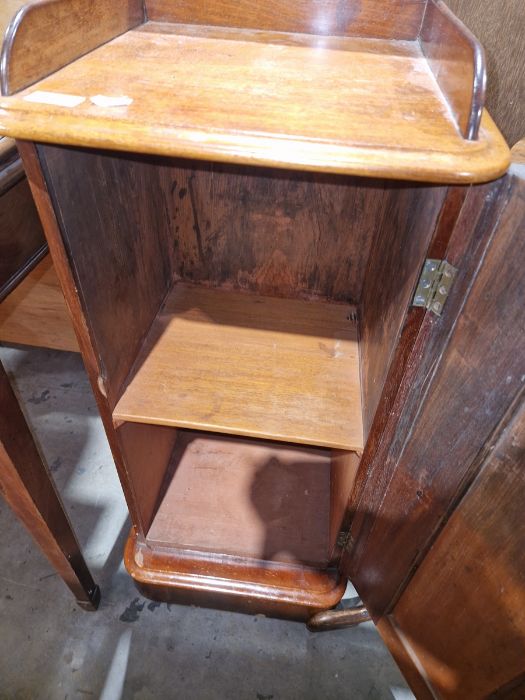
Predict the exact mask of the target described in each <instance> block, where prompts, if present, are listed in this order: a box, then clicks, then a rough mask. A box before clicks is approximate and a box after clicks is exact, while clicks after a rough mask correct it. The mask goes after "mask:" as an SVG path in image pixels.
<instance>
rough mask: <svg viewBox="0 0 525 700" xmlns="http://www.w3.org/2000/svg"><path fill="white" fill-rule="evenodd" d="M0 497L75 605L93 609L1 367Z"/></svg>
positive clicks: (71, 537) (94, 593) (87, 583)
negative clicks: (65, 586)
mask: <svg viewBox="0 0 525 700" xmlns="http://www.w3.org/2000/svg"><path fill="white" fill-rule="evenodd" d="M0 494H1V495H2V496H3V497H4V498H5V500H6V501H7V503H8V505H9V506H11V508H12V509H13V511H14V512H15V513H16V515H17V516H18V517H19V518H20V520H21V521H22V522H23V523H24V525H25V526H26V528H27V529H28V530H29V532H30V534H31V535H32V536H33V537H34V539H35V540H36V542H37V543H38V544H39V546H40V547H41V549H42V551H43V552H44V554H45V555H46V557H47V558H48V559H49V561H50V562H51V564H52V565H53V566H54V567H55V569H56V571H57V573H58V574H59V575H60V576H61V578H62V579H63V581H64V583H65V584H66V585H67V586H68V588H69V589H70V590H71V592H72V593H73V595H74V596H75V597H76V598H77V600H78V601H79V603H80V604H81V605H83V606H86V608H87V609H94V608H96V607H97V605H98V600H99V598H100V592H99V590H98V587H97V586H96V585H95V582H94V581H93V578H92V577H91V574H90V572H89V569H88V568H87V565H86V562H85V561H84V558H83V556H82V553H81V551H80V547H79V545H78V542H77V539H76V537H75V533H74V532H73V529H72V528H71V524H70V522H69V519H68V517H67V515H66V513H65V511H64V508H63V506H62V503H61V501H60V498H59V496H58V494H57V492H56V489H55V486H54V484H53V482H52V480H51V477H50V475H49V471H48V469H47V467H46V466H45V465H44V463H43V462H42V458H41V456H40V453H39V451H38V448H37V446H36V444H35V441H34V439H33V436H32V434H31V431H30V429H29V426H28V425H27V423H26V420H25V418H24V415H23V413H22V410H21V408H20V406H19V405H18V401H17V399H16V397H15V395H14V393H13V390H12V389H11V386H10V384H9V379H8V377H7V374H6V373H5V370H4V368H3V367H2V365H1V364H0Z"/></svg>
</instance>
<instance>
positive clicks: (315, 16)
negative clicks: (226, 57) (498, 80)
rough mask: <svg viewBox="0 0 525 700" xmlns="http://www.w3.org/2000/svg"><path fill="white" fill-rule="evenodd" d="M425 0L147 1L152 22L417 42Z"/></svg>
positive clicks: (149, 17)
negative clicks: (294, 0) (319, 0)
mask: <svg viewBox="0 0 525 700" xmlns="http://www.w3.org/2000/svg"><path fill="white" fill-rule="evenodd" d="M425 7H426V0H410V1H409V2H407V1H406V0H387V2H385V1H384V0H361V1H360V2H346V3H340V2H338V1H337V0H324V1H323V2H322V3H317V2H315V0H299V1H298V2H283V1H282V0H259V2H250V0H219V1H218V2H213V3H210V2H206V0H197V1H193V2H192V0H179V2H172V1H171V0H146V11H147V15H148V19H150V20H151V21H154V22H174V23H178V24H205V25H206V24H207V25H216V26H223V27H224V26H226V27H244V28H248V29H265V30H267V31H273V32H299V33H304V34H318V35H341V36H345V35H351V36H364V37H375V38H378V39H416V38H417V36H418V32H419V28H420V26H421V21H422V19H423V13H424V11H425Z"/></svg>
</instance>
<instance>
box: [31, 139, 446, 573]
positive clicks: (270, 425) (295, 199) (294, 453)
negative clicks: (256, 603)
mask: <svg viewBox="0 0 525 700" xmlns="http://www.w3.org/2000/svg"><path fill="white" fill-rule="evenodd" d="M38 152H39V157H40V160H41V164H42V167H43V169H44V172H45V173H46V179H47V182H48V185H49V190H50V194H51V196H52V198H54V199H55V206H56V210H57V211H58V212H59V218H60V221H59V224H60V226H61V229H62V235H63V238H64V242H65V246H66V250H67V252H68V255H69V256H70V259H71V260H72V261H73V265H74V268H73V269H74V272H75V276H76V282H77V284H78V288H79V295H80V298H81V301H82V304H83V306H84V310H85V316H86V318H87V319H88V320H89V333H90V335H91V338H92V342H93V346H94V347H95V348H96V351H97V353H98V355H99V358H100V364H101V367H102V368H103V376H101V377H100V384H101V385H102V387H103V390H104V392H105V394H106V395H107V399H108V402H109V405H110V407H111V408H112V411H113V422H114V426H115V428H116V434H117V437H118V441H119V445H120V449H121V452H122V456H123V461H124V465H123V466H124V480H125V482H127V483H125V484H124V485H125V489H126V488H127V493H128V498H131V499H132V500H133V501H134V512H135V514H136V516H135V520H136V522H135V523H134V525H135V527H136V528H137V531H138V533H139V536H140V537H141V538H143V540H144V541H145V543H146V544H147V545H148V546H149V547H150V549H152V550H154V551H156V550H158V551H166V550H170V549H177V550H188V551H196V552H204V553H206V552H207V553H216V554H217V555H219V554H222V555H231V556H233V557H241V558H243V559H249V560H258V561H261V560H263V561H267V562H270V561H271V562H284V563H290V564H294V565H300V566H304V567H314V568H316V569H319V570H325V569H329V568H330V567H331V566H333V565H334V564H336V563H337V558H338V556H339V549H338V544H337V540H338V535H339V532H340V529H341V526H342V523H343V520H344V518H345V514H346V510H347V505H348V501H349V498H350V496H351V493H352V489H353V486H354V483H355V477H356V473H357V469H358V466H359V460H360V456H361V455H362V453H363V449H364V447H365V444H366V440H367V438H368V435H369V432H370V428H371V425H372V421H373V419H374V415H375V412H376V410H377V407H378V404H379V401H380V397H381V392H382V389H383V386H384V383H385V379H386V375H387V372H388V369H389V366H390V363H391V362H392V358H393V354H394V350H395V347H396V344H397V342H398V338H399V333H400V331H401V327H402V325H403V323H404V319H405V315H406V313H407V310H408V307H409V305H410V302H411V296H412V294H413V291H414V287H415V284H416V280H417V277H418V275H419V271H420V269H421V266H422V264H423V261H424V258H425V255H426V251H427V248H428V244H429V241H430V238H431V236H432V233H433V231H434V229H435V227H436V224H437V221H438V217H439V213H440V211H441V206H442V204H443V200H444V197H445V193H446V188H444V187H432V186H430V187H423V186H418V185H414V184H411V185H409V184H404V183H393V182H387V181H380V180H365V179H361V178H355V177H350V176H337V175H319V174H315V173H311V174H305V173H298V172H295V171H277V170H273V169H262V168H255V167H249V166H235V165H218V164H212V163H201V162H193V161H183V160H174V159H166V158H158V157H154V156H148V157H146V156H138V155H124V154H117V153H112V152H103V151H99V152H97V151H89V150H83V149H78V148H66V147H57V146H48V145H40V146H39V147H38ZM57 192H59V193H60V199H59V200H58V198H57V196H56V193H57ZM130 494H131V495H130Z"/></svg>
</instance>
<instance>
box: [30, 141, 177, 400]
mask: <svg viewBox="0 0 525 700" xmlns="http://www.w3.org/2000/svg"><path fill="white" fill-rule="evenodd" d="M39 155H40V158H41V160H42V163H43V168H44V171H45V172H46V178H47V182H48V187H49V189H50V194H51V197H52V199H53V200H54V205H55V209H56V212H57V214H58V216H59V218H60V228H61V231H62V235H63V238H64V244H65V246H66V249H67V251H68V255H69V258H70V260H71V261H72V265H73V268H74V270H75V277H76V284H77V285H78V289H79V294H80V297H81V299H82V303H83V305H84V306H85V310H86V316H87V317H88V319H89V321H88V323H89V327H90V332H91V334H92V341H93V344H94V346H95V348H96V352H97V353H98V357H99V362H100V364H101V370H102V381H103V383H104V386H105V391H106V392H107V398H108V401H109V404H110V407H111V409H113V408H114V406H115V403H116V400H117V398H118V395H119V392H120V390H121V388H122V386H123V384H124V382H125V380H126V377H127V376H128V374H129V371H130V369H131V366H132V364H133V362H134V361H135V358H136V356H137V353H138V350H139V348H140V345H141V343H142V341H143V339H144V337H145V335H146V333H147V331H148V329H149V327H150V325H151V323H152V321H153V319H154V318H155V315H156V314H157V312H158V310H159V309H160V306H161V304H162V301H163V300H164V297H165V295H166V293H167V291H168V289H169V287H170V284H171V280H172V265H171V254H172V247H173V246H172V240H171V239H170V237H169V236H170V228H169V222H168V220H167V216H168V213H167V211H166V203H165V201H164V198H163V195H162V189H161V187H160V175H161V169H159V168H158V167H157V165H156V164H155V162H154V161H147V160H140V159H137V160H133V159H132V158H126V157H125V156H124V157H119V156H114V155H111V154H97V153H92V152H86V151H82V150H79V149H72V148H60V147H58V146H40V147H39Z"/></svg>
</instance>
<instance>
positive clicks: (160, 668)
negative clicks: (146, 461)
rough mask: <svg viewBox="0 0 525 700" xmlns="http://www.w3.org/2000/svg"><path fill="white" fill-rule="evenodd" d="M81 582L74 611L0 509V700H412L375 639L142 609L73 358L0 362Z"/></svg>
mask: <svg viewBox="0 0 525 700" xmlns="http://www.w3.org/2000/svg"><path fill="white" fill-rule="evenodd" d="M0 357H1V359H2V361H3V363H4V365H5V367H6V369H7V371H8V372H9V374H10V376H11V378H12V380H13V383H14V385H15V387H16V390H17V391H18V394H19V396H20V397H21V399H22V405H23V407H24V410H25V411H26V413H27V415H28V418H29V421H30V423H31V425H32V428H33V430H34V432H35V434H36V437H37V440H38V441H39V443H40V445H41V447H42V449H43V452H44V455H45V457H46V459H47V461H48V464H49V466H50V468H51V471H52V474H53V477H54V479H55V480H56V484H57V486H58V489H59V491H60V493H61V496H62V499H63V501H64V502H65V505H66V508H67V511H68V513H69V515H70V517H71V520H72V522H73V525H74V527H75V529H76V532H77V536H78V538H79V540H80V543H81V545H82V548H83V551H84V554H85V557H86V559H87V562H88V564H89V566H90V568H91V571H92V573H93V575H94V577H95V579H96V581H97V582H98V583H99V585H100V587H101V589H102V602H101V606H100V609H99V611H98V612H96V613H87V612H83V611H82V610H80V609H79V608H78V607H77V606H76V604H75V601H74V599H73V598H72V596H71V594H70V593H69V591H68V590H67V589H66V587H65V586H64V584H63V583H62V581H61V580H60V578H59V577H58V576H57V575H56V574H55V573H54V572H53V570H52V568H51V566H50V565H49V564H48V562H47V560H46V559H45V557H44V556H43V555H42V554H41V553H40V551H39V549H38V548H37V546H36V545H35V544H34V543H33V541H32V539H31V538H30V536H29V535H28V534H27V533H26V532H25V530H24V529H23V527H22V526H21V525H20V523H19V522H18V521H17V520H16V518H15V517H14V516H13V514H12V513H11V511H10V510H9V508H8V507H7V506H6V505H5V504H3V503H0V529H1V532H2V539H1V543H0V698H2V699H3V698H15V699H17V700H21V699H25V698H31V699H34V698H38V699H40V698H45V699H47V698H49V699H50V700H55V698H56V699H57V700H58V699H66V698H67V699H68V700H72V699H77V698H78V699H83V700H89V699H90V698H102V699H103V700H117V699H118V698H133V699H134V700H152V699H153V698H155V699H157V698H162V699H164V698H166V699H170V698H183V699H185V698H192V699H195V700H205V699H208V698H209V699H214V700H215V699H222V698H228V699H229V698H235V700H244V699H245V698H246V700H249V699H250V700H295V699H310V698H312V699H314V698H315V699H317V698H323V699H329V698H356V699H359V698H371V699H372V698H374V699H375V698H377V699H379V698H381V699H382V698H385V699H386V698H395V699H396V700H406V699H408V698H411V697H412V695H411V693H410V692H409V691H408V689H407V686H406V684H405V682H404V680H403V678H402V676H401V674H400V672H399V670H398V669H397V667H396V665H395V664H394V661H393V660H392V658H391V656H390V655H389V653H388V651H387V650H386V648H385V646H384V645H383V643H382V642H381V640H380V638H379V635H378V633H377V632H376V630H375V628H374V626H373V625H372V624H371V623H370V624H364V625H360V626H359V627H357V628H354V629H348V630H341V631H337V632H325V633H322V634H317V635H314V634H311V633H309V632H308V631H307V629H306V628H305V626H304V625H302V624H300V623H296V622H287V621H282V620H272V619H267V618H265V617H261V616H256V617H252V616H246V615H241V614H237V613H228V612H220V611H215V610H205V609H200V608H191V607H184V606H177V605H171V606H167V605H165V604H162V605H161V604H157V603H153V602H151V601H148V600H146V599H145V598H142V597H141V596H140V595H139V594H138V593H137V591H136V589H135V588H134V586H133V584H132V582H131V579H130V578H129V576H128V575H127V574H126V571H125V569H124V566H123V564H122V551H123V546H124V541H125V538H126V536H127V533H128V530H129V521H128V518H127V510H126V506H125V503H124V498H123V496H122V492H121V489H120V484H119V482H118V479H117V476H116V472H115V468H114V465H113V462H112V459H111V455H110V452H109V448H108V446H107V443H106V440H105V436H104V433H103V430H102V425H101V422H100V418H99V417H98V414H97V408H96V405H95V402H94V399H93V396H92V394H91V390H90V387H89V383H88V381H87V378H86V375H85V373H84V370H83V367H82V363H81V360H80V357H79V356H78V355H74V354H71V353H61V352H55V351H50V350H38V349H34V348H31V349H28V348H24V349H22V348H0Z"/></svg>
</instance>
